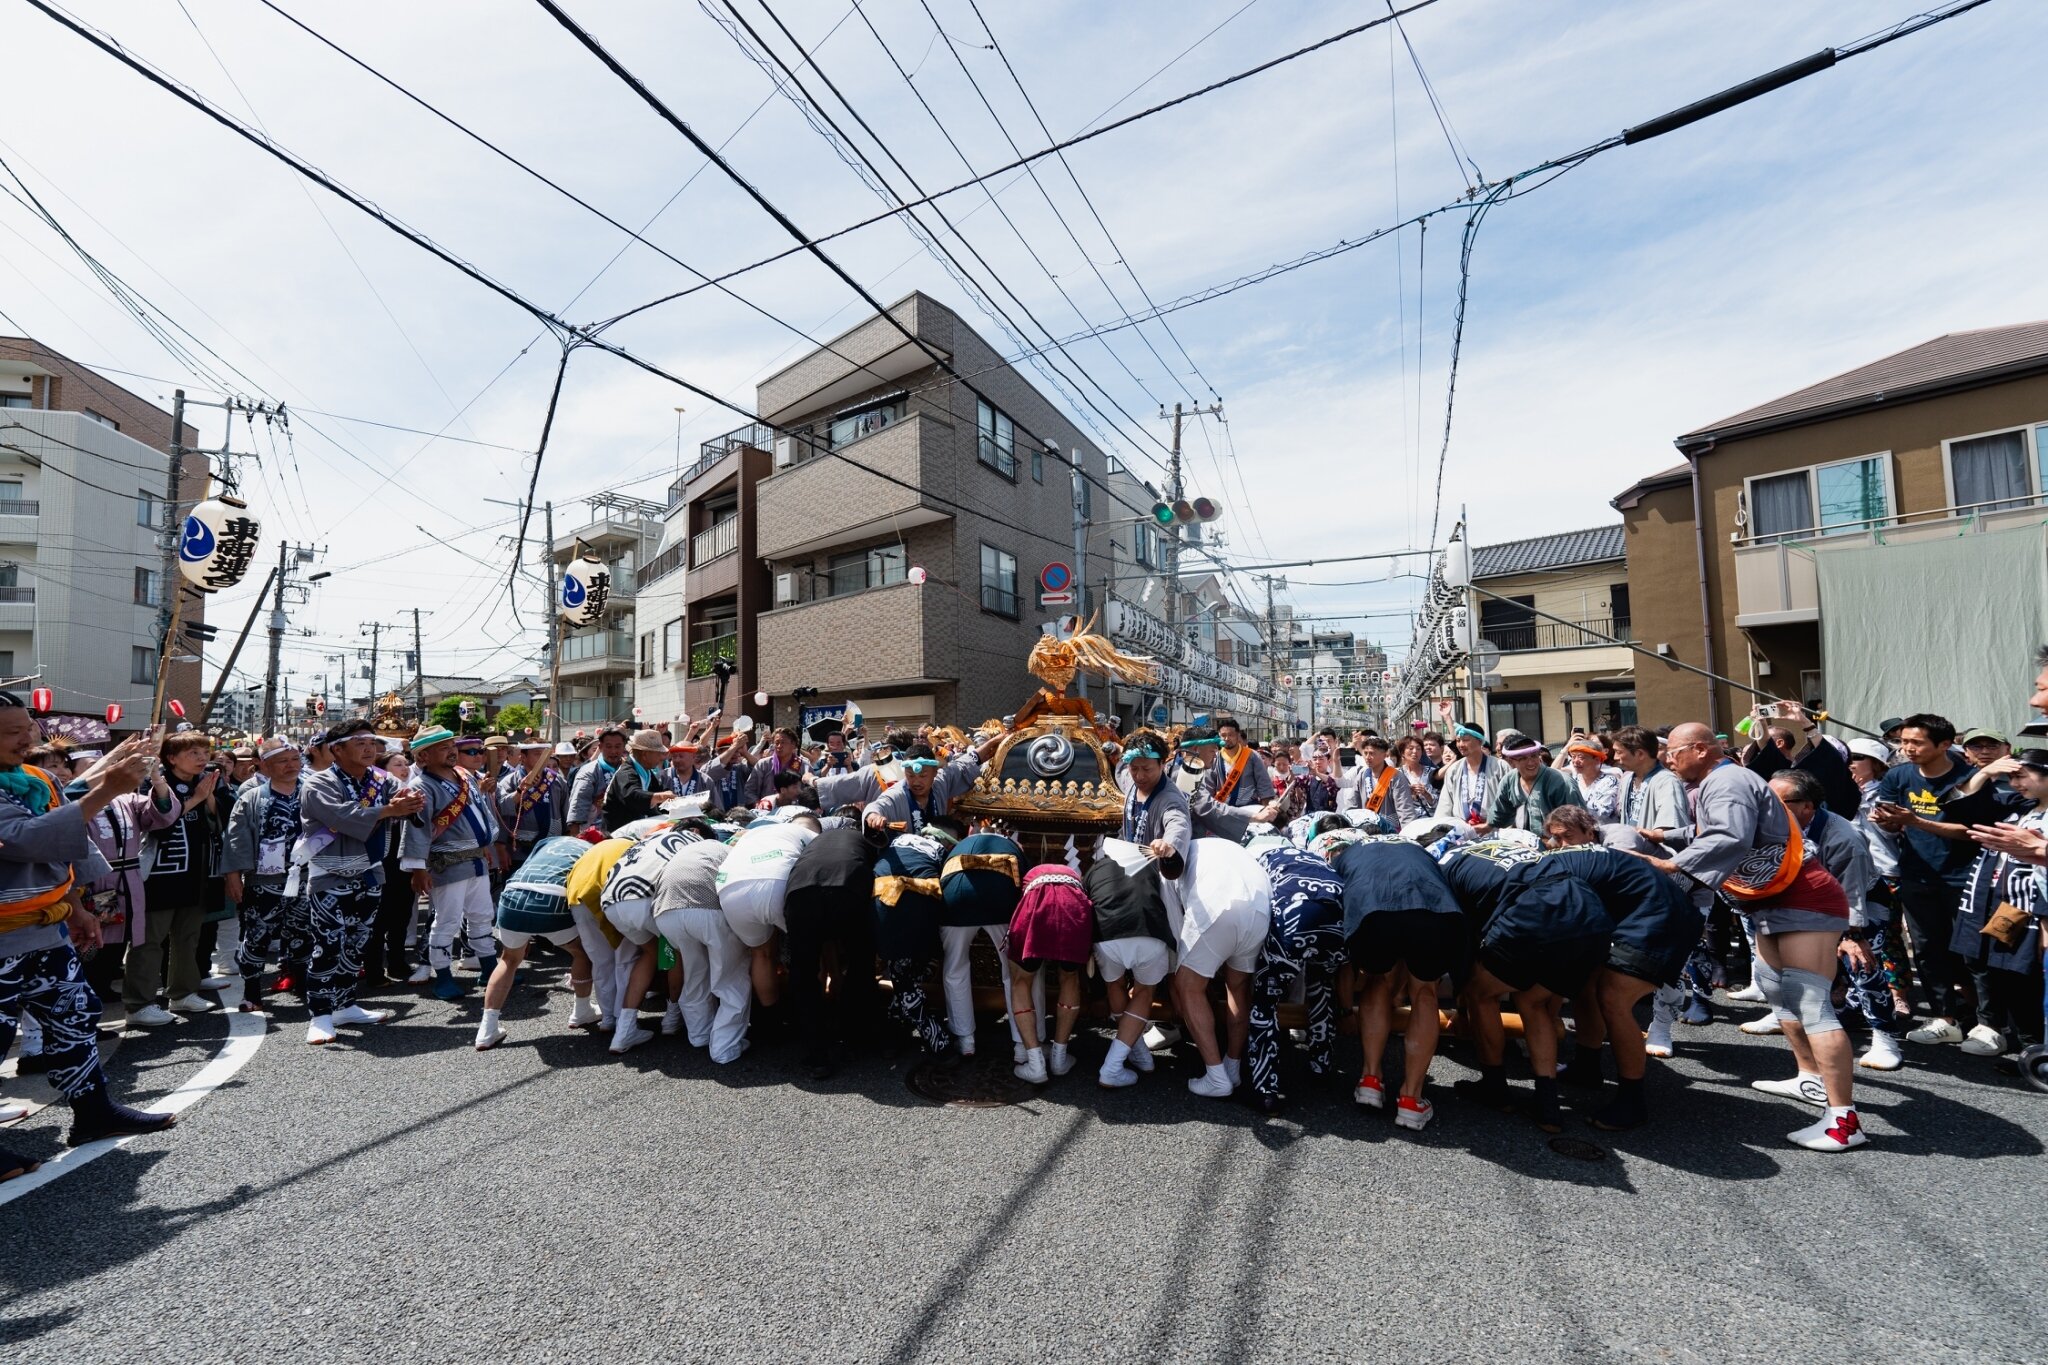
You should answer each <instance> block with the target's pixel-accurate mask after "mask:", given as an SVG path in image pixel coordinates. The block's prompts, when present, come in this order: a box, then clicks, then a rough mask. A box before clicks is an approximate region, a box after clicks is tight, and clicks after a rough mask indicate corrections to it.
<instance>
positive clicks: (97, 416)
mask: <svg viewBox="0 0 2048 1365" xmlns="http://www.w3.org/2000/svg"><path fill="white" fill-rule="evenodd" d="M79 412H80V413H82V414H83V415H85V416H87V417H90V418H91V419H92V420H93V421H95V422H98V423H99V424H100V425H101V426H103V427H111V428H113V429H114V430H115V431H119V430H120V429H121V424H120V423H119V422H116V421H115V420H114V419H113V418H111V417H109V416H107V415H106V414H105V413H101V412H94V411H93V410H92V409H91V408H80V409H79Z"/></svg>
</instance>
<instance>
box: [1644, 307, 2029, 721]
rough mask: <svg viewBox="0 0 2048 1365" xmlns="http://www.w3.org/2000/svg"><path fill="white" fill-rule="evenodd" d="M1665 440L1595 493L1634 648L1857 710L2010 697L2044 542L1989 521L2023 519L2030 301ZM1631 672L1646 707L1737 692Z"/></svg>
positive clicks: (1994, 709)
mask: <svg viewBox="0 0 2048 1365" xmlns="http://www.w3.org/2000/svg"><path fill="white" fill-rule="evenodd" d="M1677 445H1678V449H1679V452H1680V453H1681V454H1682V455H1683V456H1684V457H1685V463H1683V464H1680V465H1677V466H1675V467H1673V468H1671V469H1667V470H1664V471H1662V472H1661V473H1658V474H1653V475H1650V476H1649V477H1647V478H1644V479H1641V480H1639V481H1638V482H1636V483H1635V484H1633V485H1632V486H1630V487H1629V488H1628V489H1626V490H1625V491H1624V492H1623V493H1622V494H1621V495H1620V496H1619V497H1617V498H1616V499H1615V500H1614V505H1615V506H1616V507H1617V508H1619V509H1620V510H1621V513H1622V520H1623V525H1624V528H1625V532H1626V540H1627V555H1628V584H1629V589H1630V600H1631V607H1632V615H1633V620H1634V625H1635V634H1636V636H1637V638H1638V639H1639V640H1640V641H1641V642H1642V644H1643V645H1644V646H1645V647H1646V648H1649V649H1652V650H1654V651H1656V652H1657V653H1659V654H1663V655H1665V656H1667V657H1669V658H1672V659H1674V660H1678V661H1681V662H1683V663H1686V664H1690V665H1693V666H1695V667H1704V668H1706V669H1708V670H1709V671H1711V672H1714V673H1718V674H1722V675H1724V676H1727V677H1732V678H1734V679H1736V680H1738V681H1741V682H1745V683H1749V684H1750V685H1752V686H1754V687H1756V688H1758V689H1760V690H1762V691H1765V692H1768V693H1771V694H1773V695H1776V696H1782V697H1787V698H1797V699H1800V700H1804V701H1807V702H1810V703H1814V702H1822V701H1825V702H1827V703H1828V704H1829V705H1830V706H1831V708H1832V709H1834V710H1835V711H1836V712H1837V713H1838V714H1841V715H1843V716H1844V718H1845V719H1848V720H1851V721H1855V722H1858V723H1861V724H1864V725H1871V724H1874V723H1875V721H1876V720H1877V719H1879V718H1880V716H1881V714H1899V713H1900V712H1901V711H1902V710H1903V711H1910V710H1914V709H1921V708H1925V707H1933V708H1935V709H1937V710H1943V711H1945V712H1947V713H1948V714H1949V715H1950V718H1951V719H1953V720H1955V721H1956V722H1957V723H1958V724H1970V723H1981V724H1994V725H1997V724H2006V723H2010V721H2011V719H2012V718H2013V717H2014V716H2016V715H2023V714H2024V710H2025V708H2024V701H2025V697H2026V685H2027V683H2028V682H2029V681H2030V680H2031V677H2032V657H2031V655H2032V649H2033V647H2034V645H2038V644H2039V642H2040V641H2041V640H2042V639H2048V619H2044V617H2048V601H2044V600H2043V591H2042V589H2041V588H2040V587H2039V583H2040V580H2042V579H2043V578H2044V577H2048V569H2044V566H2048V557H2044V555H2043V552H2042V551H2041V549H2040V548H2039V547H2038V545H2036V544H2034V543H2033V541H2029V540H2027V539H2026V538H2025V537H2017V538H2016V537H2011V536H1999V535H1996V534H1993V533H1996V532H2000V531H2026V532H2028V533H2029V534H2030V535H2031V536H2033V537H2035V538H2036V539H2038V537H2039V536H2040V534H2041V530H2040V528H2041V524H2042V522H2043V520H2044V516H2043V506H2044V498H2043V493H2044V486H2043V485H2044V480H2043V471H2044V467H2048V322H2035V323H2026V324H2021V325H2017V326H2010V327H1996V328H1986V329H1983V330H1979V331H1972V332H1957V333H1952V334H1949V335H1946V336H1941V337H1937V338H1935V339H1934V340H1932V341H1929V342H1926V343H1923V344H1922V345H1919V346H1914V347H1912V348H1910V349H1908V350H1905V351H1901V352H1899V353H1897V354H1896V355H1890V356H1886V357H1884V358H1883V359H1881V360H1877V361H1874V362H1872V363H1871V364H1868V365H1864V366H1861V367H1859V368H1857V369H1854V370H1850V371H1848V372H1847V373H1845V374H1840V375H1836V376H1835V377H1833V378H1831V379H1825V380H1822V381H1820V382H1819V383H1816V384H1812V385H1809V386H1807V387H1806V388H1803V389H1799V390H1796V391H1794V392H1792V393H1788V394H1786V395H1784V396H1783V397H1780V398H1776V399H1773V400H1771V401H1770V402H1768V403H1763V404H1760V405H1758V406H1756V407H1753V408H1750V409H1748V410H1746V411H1743V412H1739V413H1736V414H1735V415H1733V416H1731V417H1727V418H1723V419H1722V420H1721V421H1718V422H1715V423H1712V424H1710V425H1708V426H1706V427H1703V428H1701V429H1700V430H1698V431H1694V432H1689V433H1687V434H1686V435H1684V436H1681V437H1679V438H1678V441H1677ZM1879 552H1881V553H1879ZM2008 635H2009V636H2010V637H2011V639H2006V638H2004V637H2005V636H2008ZM1831 640H1832V642H1831ZM2024 640H2031V641H2032V642H2033V643H2032V644H2029V645H2025V646H2024V647H2021V646H2019V645H2018V644H2016V643H2015V642H2017V641H2024ZM1899 642H1905V643H1906V644H1907V645H1908V646H1909V648H1907V649H1903V650H1901V649H1898V648H1896V646H1897V644H1898V643H1899ZM1886 645H1890V646H1892V656H1893V657H1890V658H1887V657H1885V656H1884V655H1883V654H1882V653H1881V652H1880V651H1881V650H1882V649H1883V648H1884V646H1886ZM1831 655H1832V656H1833V657H1832V658H1830V656H1831ZM1831 669H1832V670H1833V672H1834V673H1835V674H1836V675H1837V676H1833V677H1831V676H1830V674H1831ZM1636 673H1637V680H1636V691H1637V697H1638V703H1639V707H1640V709H1641V712H1642V715H1643V716H1644V718H1645V719H1646V720H1647V721H1649V722H1650V723H1653V724H1654V723H1666V722H1674V721H1680V720H1686V719H1708V720H1711V721H1713V722H1714V724H1715V726H1716V728H1717V729H1720V730H1724V731H1725V730H1727V729H1728V728H1729V727H1730V726H1731V725H1732V724H1733V723H1734V722H1735V721H1736V720H1737V719H1738V718H1739V717H1740V716H1741V715H1743V714H1744V713H1745V712H1746V711H1747V710H1748V709H1749V707H1750V705H1751V704H1752V699H1751V698H1750V697H1749V696H1748V695H1747V694H1746V693H1744V692H1742V691H1741V690H1740V689H1737V688H1733V687H1730V686H1728V685H1726V684H1724V683H1717V684H1709V683H1708V682H1707V680H1705V679H1703V678H1701V677H1700V676H1698V675H1697V674H1693V673H1688V672H1685V671H1684V670H1682V669H1679V668H1674V667H1669V666H1660V665H1658V664H1657V663H1656V662H1655V661H1654V660H1652V659H1648V658H1641V657H1639V658H1638V660H1637V668H1636ZM2015 691H2016V693H2017V695H2016V697H2014V699H2013V701H2012V702H2010V703H2006V702H2002V701H2001V700H2000V699H2001V698H2004V697H2007V696H2010V695H2012V694H2013V693H2015ZM1865 712H1879V713H1880V715H1870V714H1864V713H1865Z"/></svg>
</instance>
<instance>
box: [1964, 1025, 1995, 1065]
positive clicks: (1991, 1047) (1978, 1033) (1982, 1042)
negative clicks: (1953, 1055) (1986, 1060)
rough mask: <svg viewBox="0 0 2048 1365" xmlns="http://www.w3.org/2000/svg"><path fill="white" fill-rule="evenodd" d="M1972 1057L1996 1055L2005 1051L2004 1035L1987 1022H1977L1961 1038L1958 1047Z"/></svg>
mask: <svg viewBox="0 0 2048 1365" xmlns="http://www.w3.org/2000/svg"><path fill="white" fill-rule="evenodd" d="M1960 1050H1961V1051H1963V1052H1967V1053H1969V1054H1970V1055H1971V1056H1972V1057H1997V1056H2001V1055H2003V1054H2004V1052H2005V1035H2004V1034H2003V1033H2000V1032H1999V1031H1998V1030H1997V1029H1995V1028H1993V1027H1991V1025H1989V1024H1979V1025H1977V1027H1975V1028H1973V1029H1971V1030H1970V1036H1969V1037H1967V1038H1965V1039H1963V1045H1962V1048H1961V1049H1960Z"/></svg>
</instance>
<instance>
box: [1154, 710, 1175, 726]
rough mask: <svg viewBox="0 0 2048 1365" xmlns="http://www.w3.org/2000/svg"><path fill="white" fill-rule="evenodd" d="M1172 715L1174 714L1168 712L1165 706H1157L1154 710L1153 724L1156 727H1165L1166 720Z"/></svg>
mask: <svg viewBox="0 0 2048 1365" xmlns="http://www.w3.org/2000/svg"><path fill="white" fill-rule="evenodd" d="M1172 714H1173V712H1171V711H1169V710H1167V709H1166V707H1165V706H1164V705H1160V706H1155V707H1153V708H1152V723H1153V724H1154V725H1164V724H1166V718H1167V717H1168V716H1170V715H1172Z"/></svg>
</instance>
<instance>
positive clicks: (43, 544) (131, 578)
mask: <svg viewBox="0 0 2048 1365" xmlns="http://www.w3.org/2000/svg"><path fill="white" fill-rule="evenodd" d="M198 439H199V436H198V433H197V432H196V431H195V430H193V429H192V428H191V427H190V426H187V427H186V428H185V431H184V437H183V444H186V445H192V444H196V443H197V441H198ZM170 449H171V418H170V415H169V414H168V413H166V412H164V411H163V410H161V409H160V408H158V407H156V406H155V405H154V404H152V403H150V402H148V401H146V400H145V399H143V398H141V397H139V396H137V395H136V394H133V393H130V392H128V391H127V390H126V389H124V388H121V387H120V386H118V385H116V384H114V383H112V382H111V381H109V380H107V379H104V378H102V377H101V376H99V375H97V374H94V373H93V372H92V371H91V370H89V369H87V368H86V367H84V366H83V365H80V364H78V363H76V362H75V361H72V360H68V359H66V358H65V357H63V356H61V355H59V354H57V353H56V352H55V351H52V350H50V349H49V348H48V347H46V346H43V345H42V344H40V343H38V342H35V341H32V340H29V339H27V338H23V337H0V679H4V680H6V681H7V682H9V683H11V684H13V685H15V686H16V687H18V688H21V689H28V688H32V687H38V686H40V687H48V688H50V689H52V690H53V691H54V692H55V693H56V707H55V709H56V710H58V711H60V712H70V713H76V714H81V715H93V716H99V715H104V714H105V711H106V708H107V706H108V704H109V703H110V702H118V703H120V704H121V706H122V708H123V712H124V716H123V720H122V722H121V726H120V728H124V729H126V728H134V727H138V726H140V725H142V724H146V723H147V722H148V719H149V707H150V702H151V700H152V698H153V695H154V692H155V689H156V683H157V671H158V663H159V635H158V629H159V627H158V609H159V608H160V607H161V606H162V604H163V602H164V601H165V598H164V593H165V592H166V591H171V590H174V589H175V588H176V587H177V586H178V585H176V584H166V583H165V582H164V579H163V542H162V539H161V536H162V533H163V527H164V522H165V509H164V501H163V500H164V494H165V490H166V486H167V483H168V479H167V475H168V473H169V465H170ZM182 478H183V486H184V489H185V490H186V496H187V497H188V498H190V500H191V501H193V502H197V501H198V500H199V499H200V498H201V497H203V496H204V495H205V493H206V491H207V489H208V466H207V459H206V456H205V455H203V454H200V453H196V452H194V453H188V454H187V455H186V456H185V468H184V471H183V475H182ZM215 491H217V490H215ZM182 619H183V620H184V621H186V622H188V623H192V624H195V625H203V624H204V622H205V619H206V610H205V600H204V598H203V597H202V596H201V595H200V594H199V593H198V592H196V591H194V592H191V593H189V594H188V595H187V597H186V600H185V608H184V612H183V617H182ZM166 695H167V696H170V697H175V698H178V699H179V700H181V701H183V702H184V703H185V705H186V707H187V708H188V709H189V711H190V713H191V714H192V715H193V716H194V717H195V718H196V717H197V716H198V715H199V713H200V708H201V706H202V705H203V703H204V700H205V696H204V692H203V690H202V685H201V670H200V662H199V647H198V646H196V645H188V644H186V643H185V642H184V641H176V642H174V647H173V648H172V649H171V651H170V660H169V664H168V667H167V673H166Z"/></svg>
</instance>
